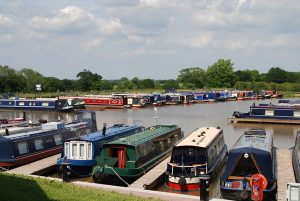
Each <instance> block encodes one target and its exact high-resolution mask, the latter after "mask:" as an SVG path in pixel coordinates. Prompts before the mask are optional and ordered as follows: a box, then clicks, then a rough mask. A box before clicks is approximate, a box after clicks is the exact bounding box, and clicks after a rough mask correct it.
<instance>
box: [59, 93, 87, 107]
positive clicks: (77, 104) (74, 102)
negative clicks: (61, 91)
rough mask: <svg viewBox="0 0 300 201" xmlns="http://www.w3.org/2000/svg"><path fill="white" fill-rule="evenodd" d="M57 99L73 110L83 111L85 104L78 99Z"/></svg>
mask: <svg viewBox="0 0 300 201" xmlns="http://www.w3.org/2000/svg"><path fill="white" fill-rule="evenodd" d="M59 99H63V100H66V101H67V102H68V104H69V105H70V106H72V107H73V109H75V110H82V109H85V102H84V101H83V100H82V99H80V98H77V97H72V96H59Z"/></svg>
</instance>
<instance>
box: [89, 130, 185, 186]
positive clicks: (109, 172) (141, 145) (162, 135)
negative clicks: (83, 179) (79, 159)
mask: <svg viewBox="0 0 300 201" xmlns="http://www.w3.org/2000/svg"><path fill="white" fill-rule="evenodd" d="M182 137H183V134H182V132H181V128H178V127H177V126H176V125H156V126H153V127H149V128H147V129H146V130H145V131H143V132H140V133H137V134H134V135H131V136H128V137H124V138H120V139H118V140H114V141H112V142H108V143H105V144H104V145H103V147H102V152H101V155H100V156H98V157H96V160H97V166H96V167H94V169H93V178H94V181H96V182H99V183H102V182H104V181H105V182H106V183H111V182H119V183H120V182H121V181H122V182H124V183H122V184H127V185H128V183H131V182H133V181H134V180H136V179H137V178H138V177H140V176H142V175H143V174H145V173H146V172H147V171H149V170H150V169H151V168H153V167H154V166H155V165H157V164H158V163H159V162H161V161H162V160H164V159H165V158H166V157H167V156H169V154H170V153H171V150H172V147H173V146H174V145H175V144H176V143H177V142H178V141H179V140H181V139H182ZM108 176H109V179H107V177H108ZM125 182H126V183H125Z"/></svg>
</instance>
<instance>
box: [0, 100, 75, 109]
mask: <svg viewBox="0 0 300 201" xmlns="http://www.w3.org/2000/svg"><path fill="white" fill-rule="evenodd" d="M0 109H5V110H46V111H58V112H63V111H70V110H72V109H73V107H72V106H70V105H69V104H68V102H67V101H66V100H63V99H42V98H40V99H0Z"/></svg>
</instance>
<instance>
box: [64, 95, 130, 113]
mask: <svg viewBox="0 0 300 201" xmlns="http://www.w3.org/2000/svg"><path fill="white" fill-rule="evenodd" d="M69 98H73V99H75V98H77V99H80V100H82V101H84V106H85V108H86V109H87V110H98V109H105V108H116V109H124V105H126V104H127V97H126V96H118V95H102V96H100V95H88V96H74V97H69Z"/></svg>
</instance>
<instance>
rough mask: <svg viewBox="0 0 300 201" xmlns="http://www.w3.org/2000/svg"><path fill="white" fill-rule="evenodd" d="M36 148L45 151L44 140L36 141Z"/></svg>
mask: <svg viewBox="0 0 300 201" xmlns="http://www.w3.org/2000/svg"><path fill="white" fill-rule="evenodd" d="M34 146H35V149H36V150H41V149H44V142H43V140H42V139H36V140H34Z"/></svg>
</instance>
